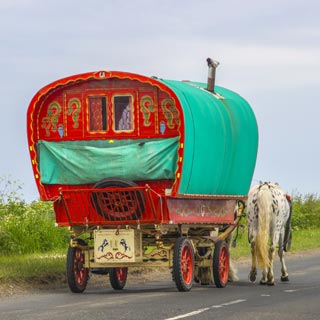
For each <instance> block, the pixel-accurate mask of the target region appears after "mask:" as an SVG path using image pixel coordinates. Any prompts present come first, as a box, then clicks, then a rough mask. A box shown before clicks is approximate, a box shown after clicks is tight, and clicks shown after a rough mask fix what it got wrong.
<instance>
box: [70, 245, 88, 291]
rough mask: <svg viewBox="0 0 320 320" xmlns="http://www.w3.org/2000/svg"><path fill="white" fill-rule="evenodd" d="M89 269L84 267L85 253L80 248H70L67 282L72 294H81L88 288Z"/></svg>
mask: <svg viewBox="0 0 320 320" xmlns="http://www.w3.org/2000/svg"><path fill="white" fill-rule="evenodd" d="M88 279H89V269H88V268H85V267H84V253H83V251H82V250H81V249H80V248H77V247H69V248H68V254H67V281H68V285H69V288H70V290H71V291H72V292H75V293H81V292H83V291H84V290H85V289H86V287H87V282H88Z"/></svg>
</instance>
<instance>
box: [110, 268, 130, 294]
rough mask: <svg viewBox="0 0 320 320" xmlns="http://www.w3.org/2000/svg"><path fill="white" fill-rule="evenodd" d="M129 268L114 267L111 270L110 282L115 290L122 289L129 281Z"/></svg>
mask: <svg viewBox="0 0 320 320" xmlns="http://www.w3.org/2000/svg"><path fill="white" fill-rule="evenodd" d="M127 275H128V268H112V269H110V271H109V279H110V284H111V286H112V288H113V289H115V290H122V289H123V288H124V286H125V285H126V282H127Z"/></svg>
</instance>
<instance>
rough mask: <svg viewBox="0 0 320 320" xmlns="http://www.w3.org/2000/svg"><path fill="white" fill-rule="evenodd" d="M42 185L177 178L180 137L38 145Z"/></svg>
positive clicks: (39, 143)
mask: <svg viewBox="0 0 320 320" xmlns="http://www.w3.org/2000/svg"><path fill="white" fill-rule="evenodd" d="M37 146H38V152H39V155H40V156H39V159H40V163H39V167H40V176H41V182H42V183H43V184H62V185H64V184H71V185H75V184H86V183H95V182H97V181H100V180H102V179H104V178H105V177H118V178H126V179H130V180H133V181H139V180H159V179H174V177H175V170H176V163H177V150H178V138H177V137H174V138H168V139H136V140H129V139H128V140H87V141H61V142H49V141H43V140H40V141H39V142H38V144H37Z"/></svg>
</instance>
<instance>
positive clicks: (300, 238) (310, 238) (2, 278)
mask: <svg viewBox="0 0 320 320" xmlns="http://www.w3.org/2000/svg"><path fill="white" fill-rule="evenodd" d="M319 247H320V228H319V229H311V230H298V231H294V232H293V240H292V246H291V250H290V251H291V252H297V251H302V250H307V249H315V248H319ZM231 255H232V257H233V258H235V259H236V258H240V257H249V256H250V248H249V244H248V238H247V231H246V230H243V231H239V235H238V239H237V246H236V248H232V253H231ZM65 264H66V253H47V254H20V255H5V256H0V282H1V283H5V282H12V281H14V282H37V283H39V282H41V283H47V282H48V283H49V282H50V281H60V280H61V279H65Z"/></svg>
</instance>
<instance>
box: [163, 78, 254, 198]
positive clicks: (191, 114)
mask: <svg viewBox="0 0 320 320" xmlns="http://www.w3.org/2000/svg"><path fill="white" fill-rule="evenodd" d="M159 81H161V82H162V83H164V84H165V85H167V86H168V87H169V88H170V89H172V90H173V91H174V92H175V94H176V96H177V98H178V99H179V101H180V103H181V106H182V109H183V117H184V128H185V132H184V157H183V164H182V173H181V181H180V185H179V189H178V193H179V194H208V195H244V196H246V195H247V194H248V191H249V188H250V184H251V180H252V176H253V172H254V168H255V162H256V156H257V148H258V128H257V123H256V119H255V116H254V113H253V111H252V109H251V107H250V106H249V104H248V103H247V102H246V101H245V100H244V99H243V98H242V97H240V96H239V95H238V94H236V93H234V92H232V91H230V90H227V89H224V88H221V87H215V92H216V93H218V94H219V95H220V96H221V97H219V95H214V94H212V93H210V92H208V91H207V90H205V89H204V88H205V87H206V84H203V83H195V82H181V81H174V80H159Z"/></svg>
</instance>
